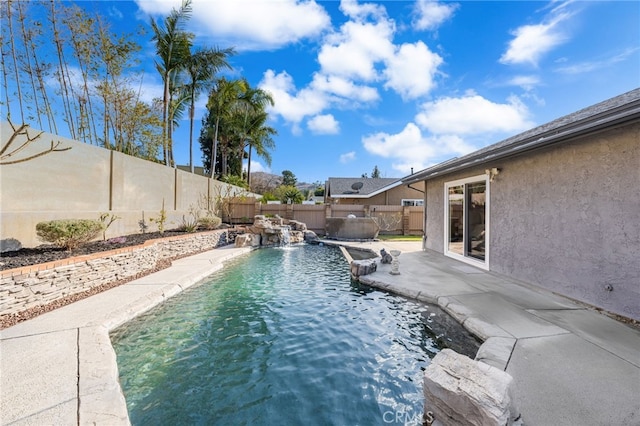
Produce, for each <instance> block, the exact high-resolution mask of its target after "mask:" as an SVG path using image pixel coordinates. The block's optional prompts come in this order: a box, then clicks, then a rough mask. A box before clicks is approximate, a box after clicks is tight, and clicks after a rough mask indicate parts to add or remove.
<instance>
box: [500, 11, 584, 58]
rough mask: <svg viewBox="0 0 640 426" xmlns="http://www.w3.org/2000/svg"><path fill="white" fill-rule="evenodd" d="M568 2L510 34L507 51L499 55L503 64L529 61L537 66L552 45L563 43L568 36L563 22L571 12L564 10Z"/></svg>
mask: <svg viewBox="0 0 640 426" xmlns="http://www.w3.org/2000/svg"><path fill="white" fill-rule="evenodd" d="M569 3H570V1H569V2H565V3H562V4H561V5H559V6H558V7H556V8H554V9H553V10H552V11H551V12H550V13H549V14H548V15H547V17H546V19H545V21H546V22H543V23H540V24H532V25H523V26H521V27H519V28H517V29H515V30H514V31H512V32H511V34H512V35H513V36H514V37H515V38H514V39H513V40H511V41H510V42H509V47H508V48H507V51H506V52H505V53H503V54H502V56H501V57H500V62H501V63H503V64H522V63H529V64H531V65H533V66H537V65H538V62H539V61H540V58H541V57H542V56H543V55H544V54H546V53H547V52H549V51H550V50H552V49H553V48H554V47H556V46H558V45H560V44H562V43H564V42H565V41H566V40H567V39H568V36H567V34H565V31H564V28H563V22H564V21H566V20H567V19H569V18H570V17H571V16H572V14H571V13H569V12H566V11H564V10H563V9H565V6H566V5H567V4H569Z"/></svg>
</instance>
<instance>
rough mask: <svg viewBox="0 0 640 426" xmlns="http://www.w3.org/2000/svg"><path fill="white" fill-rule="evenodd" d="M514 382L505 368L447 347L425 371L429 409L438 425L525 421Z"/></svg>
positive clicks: (502, 424) (478, 425)
mask: <svg viewBox="0 0 640 426" xmlns="http://www.w3.org/2000/svg"><path fill="white" fill-rule="evenodd" d="M512 382H513V379H512V377H511V376H510V375H509V374H508V373H505V372H504V371H502V370H499V369H497V368H495V367H492V366H490V365H488V364H485V363H483V362H479V361H474V360H472V359H471V358H469V357H466V356H464V355H461V354H458V353H456V352H455V351H452V350H451V349H443V350H442V351H440V352H439V353H438V354H437V355H436V356H435V357H434V358H433V360H431V364H429V366H428V367H427V368H426V370H425V372H424V386H423V391H424V396H425V413H428V414H429V417H430V418H432V419H435V422H434V423H433V424H434V425H435V424H442V425H468V426H491V425H495V426H505V425H517V424H521V423H520V420H519V418H520V415H519V412H518V411H517V410H516V409H515V406H514V403H513V398H512Z"/></svg>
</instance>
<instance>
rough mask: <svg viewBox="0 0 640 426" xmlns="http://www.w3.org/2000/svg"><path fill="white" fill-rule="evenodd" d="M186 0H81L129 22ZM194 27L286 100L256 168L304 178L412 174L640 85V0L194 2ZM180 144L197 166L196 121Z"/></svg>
mask: <svg viewBox="0 0 640 426" xmlns="http://www.w3.org/2000/svg"><path fill="white" fill-rule="evenodd" d="M179 4H180V2H179V1H171V0H136V1H130V2H129V1H113V2H80V3H79V5H81V6H83V7H88V8H91V7H96V8H99V9H101V10H102V11H103V13H104V14H105V16H108V17H109V18H110V19H111V22H112V25H113V29H114V30H115V31H118V30H122V31H123V32H133V30H134V28H133V27H134V23H135V24H136V25H143V26H146V27H147V28H148V22H149V18H150V17H153V18H154V19H158V18H163V17H164V16H166V15H167V14H168V13H169V11H170V10H171V8H172V7H178V6H179ZM186 29H187V30H189V31H192V32H194V33H195V34H196V39H195V44H196V45H203V46H218V47H221V48H226V47H231V46H233V47H235V48H236V50H237V51H238V54H237V55H236V56H234V57H232V58H231V64H232V65H233V67H234V70H233V71H232V72H230V73H227V75H228V76H229V77H240V76H244V77H246V78H247V79H248V80H249V82H250V83H251V85H252V86H255V87H261V88H263V89H265V90H267V91H269V92H271V94H272V95H273V97H274V100H275V106H274V107H273V108H272V109H271V111H270V112H271V119H272V121H271V125H272V126H273V127H275V128H276V129H277V130H278V135H277V136H276V137H275V141H276V149H275V150H274V151H273V152H272V156H273V162H272V164H271V166H270V167H269V166H267V165H266V164H264V162H263V161H261V160H260V159H256V162H255V163H253V164H252V167H251V170H252V171H266V172H270V173H274V174H281V173H282V171H283V170H290V171H292V172H293V173H294V174H295V175H296V177H297V178H298V181H300V182H316V181H321V182H324V181H325V180H326V179H327V178H329V177H350V176H360V175H362V174H363V173H367V174H371V171H372V170H373V168H374V166H378V168H379V169H380V171H381V174H382V177H402V176H405V175H408V174H409V173H410V172H411V169H412V168H413V170H414V171H419V170H421V169H424V168H425V167H428V166H430V165H433V164H437V163H439V162H441V161H445V160H447V159H449V158H452V157H456V156H460V155H463V154H466V153H469V152H471V151H474V150H476V149H479V148H481V147H484V146H486V145H489V144H492V143H495V142H498V141H500V140H502V139H504V138H506V137H509V136H512V135H514V134H517V133H520V132H522V131H524V130H527V129H529V128H531V127H534V126H536V125H539V124H543V123H546V122H548V121H551V120H553V119H555V118H558V117H560V116H562V115H565V114H568V113H571V112H573V111H576V110H579V109H581V108H584V107H587V106H590V105H592V104H594V103H597V102H600V101H602V100H605V99H608V98H610V97H613V96H616V95H619V94H621V93H624V92H626V91H628V90H631V89H633V88H636V87H638V86H640V2H637V1H610V2H597V1H582V2H578V1H566V2H562V1H555V2H529V1H490V2H484V1H461V2H426V1H417V2H411V1H385V2H356V1H353V0H345V1H316V2H314V1H295V0H233V1H230V0H227V1H223V0H220V1H211V0H194V1H193V16H192V18H191V20H190V21H189V22H188V23H187V26H186ZM139 42H140V44H141V45H142V46H143V49H144V52H143V55H144V57H145V61H144V62H143V63H144V64H145V67H146V70H145V74H144V85H143V90H144V96H145V98H148V99H152V98H154V97H161V93H162V84H161V80H160V77H159V75H158V74H157V72H156V71H155V69H154V65H153V61H154V59H155V52H154V46H153V44H152V43H151V41H150V35H147V36H144V37H141V38H140V40H139ZM205 103H206V95H202V96H201V98H200V100H199V110H198V111H197V112H196V118H197V119H196V135H197V134H199V126H200V123H199V122H200V119H201V117H202V115H203V114H204V105H205ZM174 140H175V142H174V143H175V148H174V149H175V157H176V160H177V162H178V163H179V164H187V163H188V122H187V121H185V122H184V123H183V124H182V125H181V126H180V128H179V129H178V130H177V132H176V136H175V138H174ZM196 158H197V160H196V165H199V164H200V161H199V158H200V153H199V152H198V153H197V155H196Z"/></svg>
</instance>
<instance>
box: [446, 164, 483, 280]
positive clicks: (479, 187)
mask: <svg viewBox="0 0 640 426" xmlns="http://www.w3.org/2000/svg"><path fill="white" fill-rule="evenodd" d="M488 194H489V181H488V177H487V176H486V175H481V176H475V177H472V178H468V179H461V180H457V181H453V182H447V183H445V223H444V225H445V232H444V234H445V254H446V255H447V256H450V257H454V258H457V259H459V260H462V261H463V262H467V263H471V264H473V265H477V266H480V267H482V268H485V269H488V265H489V262H488V246H487V244H488V230H489V226H488V225H489V215H488V213H489V197H488Z"/></svg>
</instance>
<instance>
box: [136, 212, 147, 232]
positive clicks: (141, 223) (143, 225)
mask: <svg viewBox="0 0 640 426" xmlns="http://www.w3.org/2000/svg"><path fill="white" fill-rule="evenodd" d="M138 226H139V227H140V233H141V234H146V233H147V229H149V225H147V222H146V221H145V220H144V212H142V219H140V220H139V221H138Z"/></svg>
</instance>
